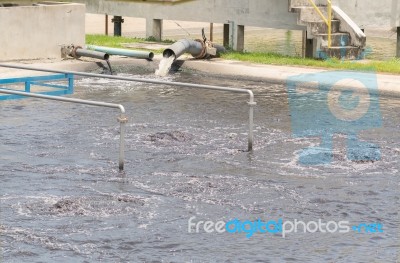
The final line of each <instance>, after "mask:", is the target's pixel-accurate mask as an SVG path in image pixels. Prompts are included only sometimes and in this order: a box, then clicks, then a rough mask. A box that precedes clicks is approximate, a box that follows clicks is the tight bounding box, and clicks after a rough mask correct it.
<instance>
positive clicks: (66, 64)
mask: <svg viewBox="0 0 400 263" xmlns="http://www.w3.org/2000/svg"><path fill="white" fill-rule="evenodd" d="M160 60H161V55H158V56H156V57H155V58H154V60H153V61H147V60H143V59H132V58H121V57H112V58H111V60H110V61H111V65H112V66H132V67H139V68H142V69H143V70H142V71H141V72H144V73H146V72H155V70H156V69H157V68H158V65H159V62H160ZM99 63H101V64H102V65H103V66H105V62H101V61H94V60H87V61H79V60H66V61H50V62H39V61H30V62H27V61H25V62H23V63H22V64H23V65H26V66H30V65H31V66H33V67H41V68H49V69H60V70H71V71H95V70H98V69H99V68H100V67H99ZM10 64H17V63H10ZM19 64H21V63H19ZM174 65H175V67H178V68H179V70H182V71H184V72H185V71H187V72H192V71H199V72H202V73H204V74H211V75H214V76H218V75H223V76H224V77H232V78H242V79H257V80H260V81H264V82H266V83H277V84H286V82H287V80H288V79H289V78H291V77H294V76H297V75H301V74H311V75H310V77H312V76H313V74H315V75H316V74H318V73H321V72H332V71H334V70H327V69H317V68H301V67H289V66H274V65H260V64H252V63H246V62H241V61H232V60H222V59H213V60H210V61H208V60H194V59H188V58H186V59H185V60H177V61H175V63H174ZM132 73H135V72H132ZM0 74H1V75H2V76H4V77H15V76H30V75H32V76H34V75H44V73H43V72H34V71H22V70H15V69H7V68H1V67H0ZM365 76H366V78H370V77H371V73H369V74H365ZM374 76H375V75H374ZM376 78H377V82H378V89H379V93H380V95H382V96H391V97H400V76H399V75H390V74H376ZM353 83H354V82H351V81H349V82H348V83H347V84H345V85H348V87H356V88H357V85H353ZM322 84H324V83H322ZM328 84H329V83H328ZM310 88H313V87H310Z"/></svg>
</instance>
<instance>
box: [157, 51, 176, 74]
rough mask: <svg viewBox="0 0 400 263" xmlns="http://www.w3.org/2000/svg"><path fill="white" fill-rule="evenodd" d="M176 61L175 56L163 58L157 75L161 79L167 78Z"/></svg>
mask: <svg viewBox="0 0 400 263" xmlns="http://www.w3.org/2000/svg"><path fill="white" fill-rule="evenodd" d="M174 60H175V56H174V55H172V56H169V57H163V58H162V59H161V61H160V65H159V66H158V69H157V70H156V75H157V76H160V77H165V76H167V75H168V72H169V70H170V69H171V66H172V63H173V62H174Z"/></svg>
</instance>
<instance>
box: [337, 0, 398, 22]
mask: <svg viewBox="0 0 400 263" xmlns="http://www.w3.org/2000/svg"><path fill="white" fill-rule="evenodd" d="M333 4H335V5H337V6H339V7H340V8H341V9H343V11H345V12H346V13H347V14H348V15H349V16H350V17H351V18H352V19H353V20H354V22H356V23H357V24H358V25H359V26H360V27H362V28H369V27H385V28H393V27H398V26H400V0H379V1H368V0H333Z"/></svg>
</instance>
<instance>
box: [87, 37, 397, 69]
mask: <svg viewBox="0 0 400 263" xmlns="http://www.w3.org/2000/svg"><path fill="white" fill-rule="evenodd" d="M154 40H155V39H145V38H135V37H114V36H105V35H86V44H88V45H97V46H106V47H116V48H124V46H123V44H129V43H144V42H155V41H154ZM173 42H174V41H172V40H165V41H162V43H168V44H170V43H173ZM139 50H140V48H139ZM152 51H153V52H154V53H162V51H163V50H152ZM221 57H222V58H223V59H228V60H239V61H246V62H252V63H258V64H267V65H281V66H299V67H314V68H330V69H338V70H357V71H375V72H382V73H392V74H400V59H396V58H393V59H390V60H385V61H381V60H360V61H341V60H339V59H328V60H318V59H312V58H300V57H290V56H284V55H280V54H276V53H261V52H234V51H229V52H227V53H225V54H222V56H221Z"/></svg>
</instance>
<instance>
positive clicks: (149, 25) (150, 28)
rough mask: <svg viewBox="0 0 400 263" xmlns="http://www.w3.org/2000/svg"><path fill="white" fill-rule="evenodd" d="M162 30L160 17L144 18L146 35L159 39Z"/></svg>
mask: <svg viewBox="0 0 400 263" xmlns="http://www.w3.org/2000/svg"><path fill="white" fill-rule="evenodd" d="M162 31H163V20H162V19H150V18H148V19H146V37H147V38H154V39H155V40H156V41H161V39H162Z"/></svg>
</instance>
